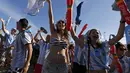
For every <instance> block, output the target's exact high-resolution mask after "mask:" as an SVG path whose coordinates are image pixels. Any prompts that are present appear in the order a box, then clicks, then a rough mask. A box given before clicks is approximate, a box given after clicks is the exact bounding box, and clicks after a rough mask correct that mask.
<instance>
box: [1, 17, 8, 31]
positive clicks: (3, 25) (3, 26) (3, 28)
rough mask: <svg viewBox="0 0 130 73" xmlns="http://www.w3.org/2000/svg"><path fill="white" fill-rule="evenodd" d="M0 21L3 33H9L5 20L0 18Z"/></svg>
mask: <svg viewBox="0 0 130 73" xmlns="http://www.w3.org/2000/svg"><path fill="white" fill-rule="evenodd" d="M0 21H1V22H2V30H3V32H4V33H7V32H8V30H7V29H6V27H5V24H4V20H3V19H2V18H0Z"/></svg>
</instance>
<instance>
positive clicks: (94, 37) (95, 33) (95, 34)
mask: <svg viewBox="0 0 130 73" xmlns="http://www.w3.org/2000/svg"><path fill="white" fill-rule="evenodd" d="M99 34H100V33H99V31H98V30H96V29H92V30H90V33H89V35H88V36H89V38H90V39H91V40H92V41H93V40H94V41H98V40H99Z"/></svg>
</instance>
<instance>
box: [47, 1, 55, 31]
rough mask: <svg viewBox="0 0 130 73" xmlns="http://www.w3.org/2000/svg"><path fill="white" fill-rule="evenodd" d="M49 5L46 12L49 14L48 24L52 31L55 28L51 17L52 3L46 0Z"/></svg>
mask: <svg viewBox="0 0 130 73" xmlns="http://www.w3.org/2000/svg"><path fill="white" fill-rule="evenodd" d="M47 2H48V4H49V7H48V14H49V24H50V32H51V33H53V32H54V30H55V26H54V17H53V11H52V3H51V0H47Z"/></svg>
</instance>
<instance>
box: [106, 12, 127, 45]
mask: <svg viewBox="0 0 130 73" xmlns="http://www.w3.org/2000/svg"><path fill="white" fill-rule="evenodd" d="M124 30H125V20H124V18H123V16H122V14H121V20H120V26H119V29H118V33H117V35H116V36H115V37H114V38H113V39H111V40H109V41H108V43H109V45H110V46H112V45H114V44H115V43H116V42H118V41H119V40H120V39H121V38H122V37H123V36H124Z"/></svg>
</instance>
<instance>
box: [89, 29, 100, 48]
mask: <svg viewBox="0 0 130 73" xmlns="http://www.w3.org/2000/svg"><path fill="white" fill-rule="evenodd" d="M93 30H97V29H91V30H89V31H88V32H87V36H88V39H89V41H90V42H91V38H90V36H89V35H90V34H91V32H92V31H93ZM97 31H98V32H99V34H100V35H101V33H100V31H99V30H97ZM99 37H100V36H99ZM96 45H97V48H101V47H102V42H101V41H100V38H99V41H98V42H96Z"/></svg>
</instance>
